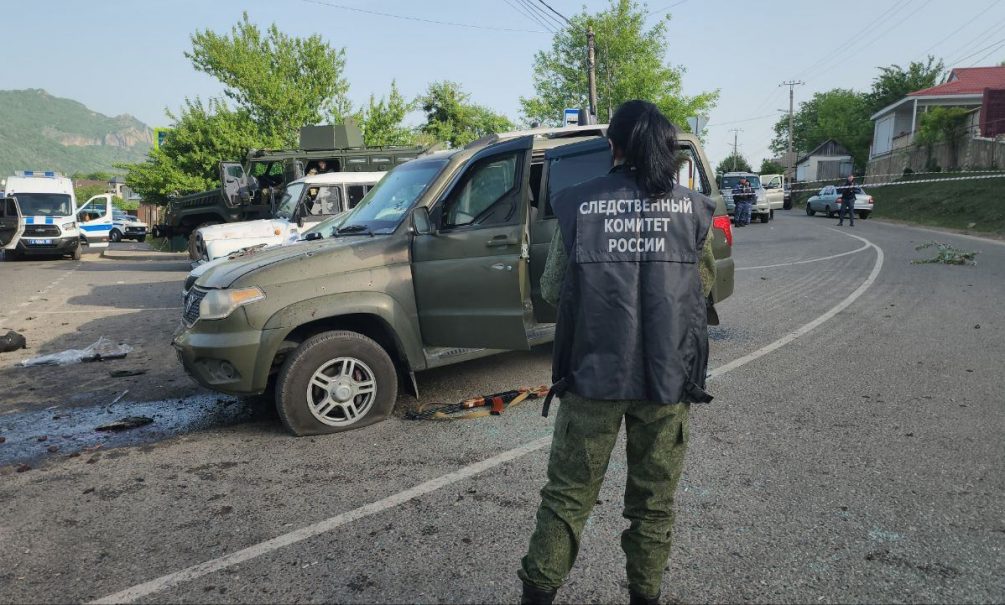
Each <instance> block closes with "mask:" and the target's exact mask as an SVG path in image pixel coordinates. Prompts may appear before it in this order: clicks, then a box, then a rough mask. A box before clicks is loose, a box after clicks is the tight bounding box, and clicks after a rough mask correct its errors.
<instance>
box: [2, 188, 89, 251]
mask: <svg viewBox="0 0 1005 605" xmlns="http://www.w3.org/2000/svg"><path fill="white" fill-rule="evenodd" d="M2 185H3V194H4V203H3V213H2V217H3V219H2V220H3V230H2V231H3V232H2V234H0V235H2V239H0V244H2V245H3V248H4V260H15V259H18V258H22V257H25V256H42V255H48V256H55V255H59V256H69V257H71V258H73V259H74V260H80V228H79V225H78V222H77V200H76V197H75V196H74V194H73V182H72V181H70V179H68V178H67V177H65V176H63V175H61V174H59V173H57V172H53V171H38V170H22V171H18V172H16V173H15V174H14V176H11V177H7V179H5V180H4V181H3V183H2Z"/></svg>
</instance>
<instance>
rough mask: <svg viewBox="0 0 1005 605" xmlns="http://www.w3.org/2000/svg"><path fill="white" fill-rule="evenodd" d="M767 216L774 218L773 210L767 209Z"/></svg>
mask: <svg viewBox="0 0 1005 605" xmlns="http://www.w3.org/2000/svg"><path fill="white" fill-rule="evenodd" d="M768 218H770V219H771V220H775V211H774V210H769V211H768Z"/></svg>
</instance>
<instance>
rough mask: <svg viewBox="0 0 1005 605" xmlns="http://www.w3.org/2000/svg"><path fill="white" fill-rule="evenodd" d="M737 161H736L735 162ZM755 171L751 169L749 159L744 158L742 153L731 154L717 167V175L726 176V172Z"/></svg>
mask: <svg viewBox="0 0 1005 605" xmlns="http://www.w3.org/2000/svg"><path fill="white" fill-rule="evenodd" d="M734 160H735V161H734ZM753 171H754V169H753V168H751V167H750V162H748V161H747V158H745V157H743V154H742V153H740V152H736V153H731V154H729V156H727V157H726V158H725V159H724V160H722V161H721V162H719V165H718V166H716V167H715V173H716V174H724V173H726V172H753Z"/></svg>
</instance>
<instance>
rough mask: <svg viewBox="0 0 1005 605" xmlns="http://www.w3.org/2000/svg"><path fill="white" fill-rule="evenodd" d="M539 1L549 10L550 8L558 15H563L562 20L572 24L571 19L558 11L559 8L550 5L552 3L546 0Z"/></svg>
mask: <svg viewBox="0 0 1005 605" xmlns="http://www.w3.org/2000/svg"><path fill="white" fill-rule="evenodd" d="M537 1H538V3H540V4H543V5H544V7H545V8H547V9H548V10H550V11H551V12H553V13H555V14H556V15H558V16H559V17H561V18H562V21H565V23H566V24H567V25H572V21H569V19H568V17H566V16H565V15H563V14H562V13H560V12H558V11H557V10H555V9H553V8H551V5H550V4H548V3H547V2H545V1H544V0H537Z"/></svg>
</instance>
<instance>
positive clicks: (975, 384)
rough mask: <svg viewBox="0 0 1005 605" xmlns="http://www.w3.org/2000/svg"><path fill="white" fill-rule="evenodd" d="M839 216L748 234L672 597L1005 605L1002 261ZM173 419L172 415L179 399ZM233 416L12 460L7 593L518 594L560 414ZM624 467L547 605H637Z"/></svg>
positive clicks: (694, 439)
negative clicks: (344, 427) (625, 536)
mask: <svg viewBox="0 0 1005 605" xmlns="http://www.w3.org/2000/svg"><path fill="white" fill-rule="evenodd" d="M835 222H836V221H833V220H827V219H824V218H821V217H819V216H818V217H815V218H809V217H806V216H803V215H800V214H796V213H794V212H793V213H780V214H779V216H778V217H777V219H776V220H775V221H774V222H772V223H770V224H768V225H760V224H756V225H752V226H749V227H746V228H743V229H740V230H737V231H736V244H735V247H734V255H735V256H736V259H737V265H738V268H739V270H738V272H737V281H736V293H735V294H734V296H733V297H732V298H730V299H729V300H727V301H726V302H725V303H723V304H722V305H721V307H720V309H719V314H720V317H722V319H723V325H722V326H721V327H719V328H715V329H713V331H712V339H713V342H712V359H711V367H712V368H713V376H714V377H713V379H712V380H711V382H710V390H711V391H712V392H713V394H714V395H715V396H716V399H715V401H714V402H713V403H712V404H710V405H708V406H702V407H695V409H694V410H693V411H692V420H691V447H690V451H689V453H688V462H687V468H686V472H685V477H684V478H683V480H682V482H681V486H680V490H679V492H678V498H677V504H678V507H677V525H676V531H675V546H674V551H673V554H672V556H671V560H670V563H669V566H668V572H667V574H666V577H665V580H664V589H663V592H664V595H665V596H666V597H668V598H672V599H676V600H679V601H682V602H687V603H699V602H701V603H703V602H723V601H728V602H737V601H755V602H772V603H775V602H1002V601H1005V583H1003V582H1002V578H1003V577H1005V498H1003V495H1005V489H1003V488H1005V449H1003V435H1005V405H1003V403H1005V402H1003V393H1005V376H1003V374H1002V371H1001V368H1002V367H1003V360H1005V327H1003V326H1005V322H1003V321H1002V319H1003V316H1005V311H1003V306H1002V304H1001V298H1002V295H1003V294H1005V292H1003V286H1002V284H1003V283H1005V246H1003V245H1001V244H1000V243H997V242H990V241H985V240H977V239H971V238H966V237H963V236H955V235H942V234H939V235H936V234H933V233H932V232H928V231H922V230H917V229H912V228H908V227H902V226H896V225H890V224H883V223H878V222H876V221H872V220H869V221H857V222H856V226H855V227H854V228H853V229H849V228H848V227H844V228H842V229H840V230H837V229H835V228H834V224H835ZM931 240H939V241H945V242H950V243H954V244H956V245H957V246H958V247H960V248H963V249H967V250H976V251H978V252H979V255H978V257H977V258H978V265H977V266H975V267H971V266H966V267H961V266H947V265H941V264H912V262H911V261H912V260H914V259H922V258H926V257H927V256H930V251H916V250H915V246H916V245H919V244H921V243H924V242H927V241H931ZM97 262H100V261H97ZM87 263H88V261H87V260H85V262H84V263H83V264H82V266H83V267H86V266H87ZM18 266H19V267H20V266H21V265H18ZM24 266H25V267H27V266H28V264H25V265H24ZM126 270H127V269H126V268H125V267H120V268H118V269H116V271H126ZM128 270H130V271H131V270H132V269H128ZM137 270H139V269H137ZM6 271H7V267H6V266H0V272H3V273H5V272H6ZM78 272H79V271H78ZM25 273H30V272H25ZM5 274H6V273H5ZM109 278H114V276H109ZM21 279H24V280H27V279H30V277H28V276H27V275H23V276H22V277H21ZM71 279H72V278H70V277H68V278H67V279H66V281H67V282H68V281H70V280H71ZM148 281H149V280H148ZM19 287H20V286H19ZM91 287H93V288H98V287H100V285H98V284H95V285H94V286H91ZM165 287H166V286H165ZM33 288H35V286H32V285H30V284H29V285H27V286H25V287H24V288H23V291H21V290H19V291H18V292H19V295H22V294H27V295H29V296H30V295H32V289H33ZM5 292H6V291H5ZM6 296H7V295H6V294H4V297H5V298H4V300H6ZM164 313H168V314H169V313H170V312H164ZM153 316H155V315H153V314H152V315H151V317H153ZM0 323H2V322H0ZM151 325H154V324H151ZM163 363H164V364H167V363H169V362H168V361H167V360H163ZM548 376H549V352H548V351H547V350H546V349H539V350H534V351H531V352H525V353H510V354H506V355H501V356H497V357H495V358H490V359H484V360H480V361H476V362H471V363H467V364H463V365H460V366H455V367H452V368H444V369H441V370H436V371H432V372H428V373H425V374H421V375H420V378H419V382H420V389H421V390H422V392H423V397H424V399H428V400H432V401H456V400H459V399H462V398H464V397H467V396H470V395H474V394H482V393H489V392H495V391H501V390H504V389H507V388H513V387H516V386H524V385H528V386H530V385H537V384H542V383H545V382H547V379H548ZM64 386H65V387H66V388H72V385H64ZM126 401H127V402H128V401H129V400H128V399H127V400H126ZM187 401H188V400H186V402H187ZM172 403H173V405H171V406H168V405H166V404H165V405H164V412H163V414H164V416H163V419H162V420H159V421H158V423H159V422H161V421H163V422H169V421H170V418H171V415H172V414H173V413H174V412H173V411H172V410H177V409H178V408H183V409H184V407H185V405H184V404H178V403H177V402H176V401H173V402H172ZM399 403H400V405H402V406H404V405H408V403H409V402H408V401H407V400H405V399H403V400H402V401H401V402H399ZM119 405H123V404H119ZM131 405H136V406H139V405H143V404H139V403H136V404H131V403H126V404H125V407H124V408H123V409H124V410H125V409H129V407H130V406H131ZM208 405H209V404H206V403H205V402H203V403H199V404H198V406H203V407H201V408H198V409H206V406H208ZM217 405H218V406H219V407H221V408H242V407H244V408H246V409H252V411H254V405H253V404H247V403H244V402H237V403H232V402H230V401H222V402H219V403H218V404H217ZM88 409H90V408H86V407H84V408H76V410H78V411H76V412H74V413H80V414H87V413H89V412H88V411H87V410H88ZM144 409H147V408H144ZM27 413H36V412H25V411H9V413H7V414H3V415H0V435H2V434H5V433H4V431H5V428H4V427H5V426H11V425H14V426H15V432H14V434H16V435H18V438H19V439H21V440H26V439H28V438H30V437H27V436H26V433H25V432H24V431H25V430H27V429H25V428H24V425H23V423H22V424H18V423H17V421H16V417H18V416H19V415H23V414H27ZM178 413H183V412H182V411H178ZM206 413H207V414H210V413H211V412H209V411H207V412H206ZM238 416H239V417H235V418H230V419H229V420H220V421H219V422H207V423H205V424H204V425H202V426H201V428H199V429H197V430H181V431H177V432H176V433H173V434H174V436H169V437H167V438H155V437H154V436H153V435H148V436H147V438H146V440H145V442H143V443H138V444H137V445H132V446H125V447H117V448H114V447H110V446H106V447H103V448H102V449H99V450H96V451H90V452H85V453H84V454H82V455H79V456H77V457H65V456H51V457H48V458H44V459H40V460H36V461H35V462H34V463H33V464H35V465H36V467H35V468H33V469H32V470H30V471H27V472H22V473H13V472H9V468H10V467H8V472H7V474H5V475H3V476H0V505H2V507H3V511H4V514H3V515H2V517H0V586H3V587H4V589H3V590H2V591H0V601H3V602H22V601H35V602H67V601H89V600H95V599H102V598H105V597H111V600H136V601H139V602H171V603H177V602H206V601H213V602H217V601H219V602H248V601H253V602H263V601H269V602H294V601H296V602H321V601H326V602H332V601H334V602H360V603H363V602H367V603H370V602H421V603H426V602H478V603H484V602H516V601H517V600H518V597H519V581H518V580H517V578H516V576H515V570H516V568H517V566H518V562H519V558H520V557H521V556H522V554H523V550H524V548H525V547H526V542H527V538H528V537H529V534H530V531H531V529H532V525H533V518H534V512H535V508H536V505H537V501H538V496H537V491H538V490H539V489H540V487H541V485H542V483H543V479H544V470H545V465H546V462H547V445H548V436H549V434H550V430H551V422H552V421H553V420H554V417H555V416H554V414H553V415H552V417H551V419H550V420H549V419H544V418H542V417H541V416H540V415H539V407H538V405H535V404H526V405H525V406H522V407H519V408H515V409H513V410H510V411H508V412H507V413H506V414H504V415H503V416H500V417H490V418H482V419H478V420H472V421H458V422H414V421H407V420H403V419H401V418H399V417H395V418H392V419H391V420H389V421H387V422H384V423H381V424H379V425H376V426H373V427H370V428H367V429H364V430H360V431H354V432H349V433H344V434H340V435H335V436H330V437H317V438H302V439H296V438H293V437H289V436H287V435H286V434H284V433H283V431H282V429H281V427H280V426H279V424H278V421H276V420H275V418H274V417H270V416H269V415H268V414H263V413H261V412H259V413H258V414H250V413H249V414H248V415H247V416H240V415H238ZM85 419H86V417H85ZM5 423H6V425H5ZM85 423H86V422H85ZM158 423H155V424H158ZM138 430H140V431H142V430H143V429H138ZM8 445H9V442H8V444H4V445H0V456H2V455H3V454H2V452H3V449H2V448H5V447H8ZM624 472H625V465H624V453H623V448H618V449H616V451H615V455H614V457H613V459H612V462H611V466H610V471H609V473H608V479H607V482H606V483H605V486H604V488H603V491H602V493H601V495H600V500H599V503H598V505H597V507H596V509H595V512H594V515H593V517H592V518H591V520H590V522H589V524H588V526H587V529H586V531H585V535H584V538H583V545H582V552H581V555H580V559H579V562H578V563H577V566H576V568H575V569H574V571H573V573H572V576H571V578H570V580H569V582H568V584H567V585H566V586H565V587H564V588H563V590H562V591H561V592H560V595H559V598H558V600H559V601H560V602H565V603H582V602H605V603H607V602H610V603H615V602H624V601H626V600H627V593H626V591H625V588H624V584H623V577H624V572H623V565H624V559H623V555H622V554H621V551H620V548H619V546H618V544H619V540H618V535H619V533H620V532H621V531H622V530H623V529H624V528H625V527H626V522H625V521H624V520H623V519H622V518H621V516H620V500H621V494H622V491H623V488H624V480H625V476H624Z"/></svg>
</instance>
